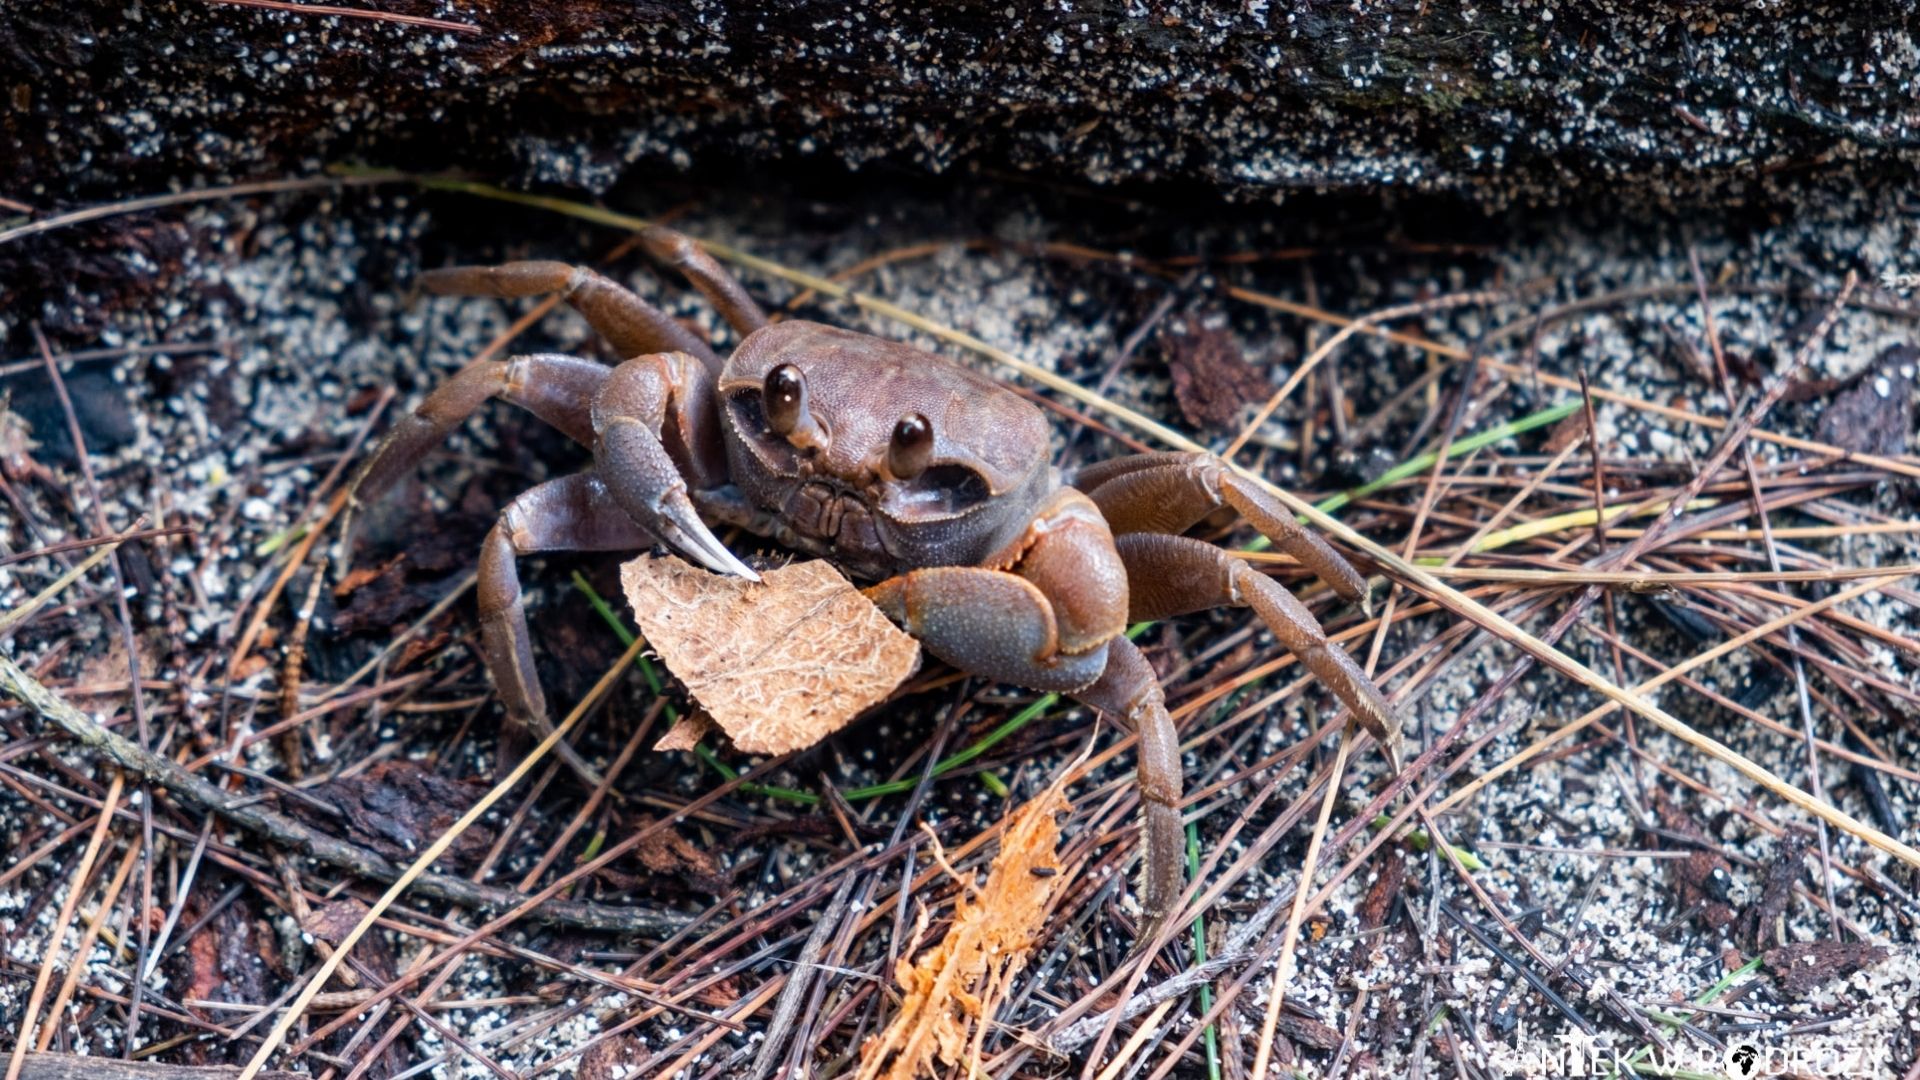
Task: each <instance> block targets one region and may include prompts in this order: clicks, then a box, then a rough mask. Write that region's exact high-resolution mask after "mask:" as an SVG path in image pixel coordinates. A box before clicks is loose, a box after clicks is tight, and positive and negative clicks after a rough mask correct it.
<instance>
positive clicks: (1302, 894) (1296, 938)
mask: <svg viewBox="0 0 1920 1080" xmlns="http://www.w3.org/2000/svg"><path fill="white" fill-rule="evenodd" d="M1349 731H1351V728H1349ZM1352 745H1353V740H1352V739H1350V738H1346V739H1341V740H1340V749H1339V751H1338V752H1337V753H1336V754H1335V755H1334V759H1333V775H1332V777H1330V778H1329V779H1328V781H1327V794H1326V796H1325V797H1324V798H1322V799H1321V800H1320V818H1319V820H1318V821H1316V822H1314V826H1313V838H1312V840H1310V841H1309V842H1308V843H1307V857H1306V860H1305V861H1304V862H1303V863H1302V864H1301V866H1300V884H1298V885H1296V886H1294V888H1293V905H1292V907H1291V908H1290V909H1289V910H1288V912H1287V929H1286V933H1285V935H1284V936H1283V937H1282V938H1281V940H1280V963H1279V964H1278V965H1277V966H1275V968H1274V969H1273V988H1272V989H1271V990H1269V991H1268V992H1267V1012H1266V1016H1264V1017H1263V1018H1262V1019H1261V1021H1260V1044H1259V1046H1258V1047H1257V1048H1256V1049H1255V1050H1254V1053H1253V1075H1254V1076H1265V1075H1267V1060H1268V1058H1269V1057H1270V1056H1271V1055H1272V1053H1273V1033H1274V1027H1275V1025H1276V1024H1277V1023H1278V1022H1279V1020H1280V1006H1281V1003H1282V1002H1284V1001H1285V1000H1286V997H1287V981H1288V980H1289V979H1291V978H1292V977H1293V957H1294V948H1295V946H1297V945H1298V944H1299V942H1300V919H1301V917H1302V916H1303V915H1305V914H1306V899H1307V894H1308V893H1310V892H1312V891H1313V874H1314V871H1315V870H1316V869H1317V868H1318V867H1319V864H1320V845H1321V843H1322V842H1324V841H1325V840H1326V838H1327V823H1328V821H1330V820H1331V819H1332V817H1333V801H1334V799H1335V798H1336V797H1337V796H1338V795H1339V793H1340V778H1341V777H1342V776H1343V775H1344V774H1345V772H1346V768H1347V751H1348V750H1349V749H1350V748H1351V747H1352Z"/></svg>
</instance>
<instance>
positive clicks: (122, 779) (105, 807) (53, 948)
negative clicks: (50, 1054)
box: [7, 769, 126, 1080]
mask: <svg viewBox="0 0 1920 1080" xmlns="http://www.w3.org/2000/svg"><path fill="white" fill-rule="evenodd" d="M125 787H126V774H125V773H122V772H121V771H120V770H118V769H115V770H114V772H113V782H112V783H110V784H109V785H108V786H107V795H106V798H105V799H104V800H102V802H101V806H100V821H99V823H98V824H96V825H95V826H94V828H93V835H92V836H90V837H88V838H87V849H86V851H85V852H84V853H82V854H81V856H80V865H79V866H77V867H75V868H74V871H73V882H72V884H70V885H68V886H67V895H66V898H65V899H63V900H61V901H60V913H59V914H58V915H56V916H55V917H54V920H53V929H52V931H51V932H50V933H49V934H48V936H47V955H46V956H44V957H42V958H41V961H40V973H39V974H38V975H36V976H35V977H34V980H33V990H32V992H30V993H29V994H28V995H27V1008H26V1011H25V1012H24V1013H22V1014H21V1016H20V1035H19V1037H18V1038H16V1039H15V1040H14V1041H13V1055H12V1056H11V1057H9V1058H8V1059H7V1080H20V1069H21V1067H22V1066H23V1065H24V1064H26V1055H27V1048H28V1047H30V1046H32V1045H34V1024H35V1021H36V1020H37V1019H38V1018H39V1015H40V1006H41V1005H43V1004H45V1003H46V1000H47V984H48V983H49V982H51V981H52V979H53V962H54V960H56V959H57V958H58V957H59V956H60V945H61V941H62V939H64V938H65V937H66V936H67V924H68V923H71V922H72V921H73V912H74V909H75V908H77V907H79V906H80V894H81V893H82V892H85V891H86V886H87V879H88V878H89V877H91V876H92V875H93V862H94V860H95V859H96V858H98V857H99V855H100V847H101V845H102V844H104V843H105V842H106V839H107V829H108V826H110V825H112V824H113V811H114V809H115V808H116V807H118V806H119V804H120V792H121V791H122V790H124V789H125ZM85 960H86V958H85V957H84V956H82V957H77V958H76V959H75V963H83V962H84V961H85ZM59 1022H60V1018H59V1017H57V1016H52V1017H48V1018H47V1023H48V1024H50V1025H51V1024H58V1023H59Z"/></svg>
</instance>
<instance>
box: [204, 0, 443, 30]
mask: <svg viewBox="0 0 1920 1080" xmlns="http://www.w3.org/2000/svg"><path fill="white" fill-rule="evenodd" d="M204 2H205V3H209V4H232V5H234V6H236V7H250V8H265V9H266V10H268V11H291V12H293V13H295V14H298V15H338V16H340V17H341V18H347V19H367V20H370V21H374V22H390V23H401V24H402V25H405V26H424V27H426V28H427V29H429V30H451V31H453V32H454V33H456V34H477V33H479V32H480V27H478V26H476V25H475V24H473V23H464V22H454V21H453V20H451V19H435V18H430V17H428V16H425V15H401V14H399V13H397V12H392V11H363V10H361V9H360V8H345V7H335V6H333V5H331V4H292V3H286V2H284V0H204Z"/></svg>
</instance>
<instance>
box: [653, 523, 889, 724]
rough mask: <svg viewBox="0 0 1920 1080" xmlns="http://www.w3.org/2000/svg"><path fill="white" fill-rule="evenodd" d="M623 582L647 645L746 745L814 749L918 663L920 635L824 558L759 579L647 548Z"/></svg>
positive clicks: (697, 698)
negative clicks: (906, 629) (909, 632)
mask: <svg viewBox="0 0 1920 1080" xmlns="http://www.w3.org/2000/svg"><path fill="white" fill-rule="evenodd" d="M620 584H621V586H622V588H623V589H624V590H625V592H626V594H627V603H628V604H629V605H631V606H632V608H633V614H634V618H635V619H636V620H637V621H638V622H639V624H640V630H641V632H642V633H643V634H645V635H646V638H647V643H648V644H649V645H651V646H652V647H653V650H654V651H655V652H656V653H658V654H659V655H660V658H661V659H662V660H664V661H665V662H666V665H667V668H668V669H669V670H670V671H672V672H673V674H674V675H675V676H677V677H678V678H679V679H680V681H681V682H682V683H685V684H686V687H687V690H688V691H689V692H690V693H692V694H693V697H694V699H695V700H696V701H698V702H699V703H700V705H701V707H702V708H703V709H704V710H705V711H706V712H707V713H708V714H709V715H710V716H712V718H713V721H714V722H715V723H716V724H718V725H719V726H720V728H721V730H723V731H725V732H726V733H727V734H728V736H730V737H731V738H732V739H733V743H734V745H735V746H737V747H739V748H740V749H741V750H744V751H746V752H748V753H752V754H784V753H786V752H787V751H789V750H800V749H804V748H806V747H809V746H812V745H813V744H815V743H817V742H819V741H820V740H821V739H824V738H826V737H827V736H828V735H831V734H833V733H834V732H835V731H838V730H839V729H840V728H842V727H844V726H846V724H847V722H848V721H850V720H852V719H853V718H854V717H855V716H857V715H859V714H860V711H861V710H863V709H865V708H867V707H868V706H870V705H873V704H875V703H877V702H879V701H881V700H883V699H885V698H886V696H887V695H888V694H890V693H892V692H893V689H894V688H895V687H896V686H899V685H900V683H901V682H902V681H904V680H905V679H906V678H907V676H909V675H911V674H913V672H914V670H915V669H916V668H917V667H918V666H919V664H920V645H919V643H918V642H916V641H914V640H913V638H911V637H909V636H907V635H906V634H905V633H902V632H901V631H900V630H899V629H898V628H896V627H895V626H894V625H893V623H891V622H889V621H888V620H887V617H886V616H885V615H883V614H881V612H880V609H879V608H876V607H874V606H873V603H872V602H871V601H869V600H868V599H867V598H866V597H865V596H862V595H861V594H860V590H858V589H856V588H854V586H853V584H852V583H851V582H849V581H848V580H847V579H846V578H845V577H842V576H841V574H840V572H839V571H837V570H835V569H834V568H833V567H831V566H829V565H828V564H826V563H824V562H820V561H817V560H816V561H808V562H797V563H793V564H791V565H788V566H783V567H781V568H779V569H777V570H771V571H767V572H766V573H763V574H762V575H761V581H760V582H759V583H757V584H756V583H754V582H750V581H743V580H741V579H739V578H732V577H722V576H720V575H718V574H712V573H708V572H707V571H705V570H702V569H700V568H699V567H696V566H693V565H691V564H689V563H687V562H685V561H683V560H681V559H679V558H676V557H673V556H663V557H653V556H643V557H641V558H638V559H635V560H633V561H632V562H629V563H626V564H625V565H623V566H622V567H621V568H620ZM686 734H688V733H687V732H681V736H682V737H683V738H684V736H685V735H686ZM668 737H669V738H673V737H674V733H673V732H669V733H668Z"/></svg>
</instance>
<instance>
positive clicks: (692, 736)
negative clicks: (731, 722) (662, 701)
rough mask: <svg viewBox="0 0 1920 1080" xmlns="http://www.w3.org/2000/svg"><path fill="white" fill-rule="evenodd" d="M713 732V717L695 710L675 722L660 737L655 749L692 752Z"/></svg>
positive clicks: (654, 745)
mask: <svg viewBox="0 0 1920 1080" xmlns="http://www.w3.org/2000/svg"><path fill="white" fill-rule="evenodd" d="M712 730H713V717H711V716H708V715H707V714H706V713H704V712H701V711H700V710H698V709H695V710H694V711H693V712H690V713H688V714H686V715H685V716H682V717H681V718H680V719H678V720H675V721H674V722H673V726H672V727H670V728H668V729H667V733H666V734H665V735H662V736H660V741H659V742H656V743H654V744H653V748H654V749H655V750H656V751H659V750H691V749H693V748H694V747H696V746H699V745H700V740H701V739H704V738H706V737H707V732H709V731H712Z"/></svg>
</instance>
